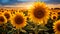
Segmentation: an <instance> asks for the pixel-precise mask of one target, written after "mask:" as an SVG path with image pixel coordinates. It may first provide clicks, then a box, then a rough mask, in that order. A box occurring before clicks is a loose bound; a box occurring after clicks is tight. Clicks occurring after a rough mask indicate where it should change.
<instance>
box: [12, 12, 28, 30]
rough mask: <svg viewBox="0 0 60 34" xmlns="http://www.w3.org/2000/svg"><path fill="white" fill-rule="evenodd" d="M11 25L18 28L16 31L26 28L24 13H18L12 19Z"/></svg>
mask: <svg viewBox="0 0 60 34" xmlns="http://www.w3.org/2000/svg"><path fill="white" fill-rule="evenodd" d="M11 24H12V25H13V26H15V27H16V29H19V28H23V27H24V26H26V24H27V23H26V17H25V16H24V15H23V13H22V12H20V13H19V12H16V13H15V14H14V15H13V17H12V18H11Z"/></svg>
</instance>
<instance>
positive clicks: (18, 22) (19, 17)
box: [15, 15, 24, 24]
mask: <svg viewBox="0 0 60 34" xmlns="http://www.w3.org/2000/svg"><path fill="white" fill-rule="evenodd" d="M23 21H24V19H23V17H22V16H20V15H17V16H16V17H15V23H16V24H21V23H23Z"/></svg>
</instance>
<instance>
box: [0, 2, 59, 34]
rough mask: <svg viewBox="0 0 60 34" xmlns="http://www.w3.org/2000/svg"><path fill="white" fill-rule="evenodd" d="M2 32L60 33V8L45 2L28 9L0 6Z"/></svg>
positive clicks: (35, 3)
mask: <svg viewBox="0 0 60 34" xmlns="http://www.w3.org/2000/svg"><path fill="white" fill-rule="evenodd" d="M0 34H60V8H48V6H47V5H46V4H45V3H44V2H34V3H33V4H32V5H31V6H29V7H28V9H26V8H25V9H23V8H21V9H19V8H18V9H14V8H0Z"/></svg>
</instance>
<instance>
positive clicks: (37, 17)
mask: <svg viewBox="0 0 60 34" xmlns="http://www.w3.org/2000/svg"><path fill="white" fill-rule="evenodd" d="M49 14H50V11H49V10H48V7H47V6H46V5H45V3H43V2H35V3H33V5H32V6H31V7H30V8H29V9H28V16H29V18H30V19H31V21H33V22H34V23H36V24H47V20H48V19H49Z"/></svg>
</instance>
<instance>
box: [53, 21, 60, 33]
mask: <svg viewBox="0 0 60 34" xmlns="http://www.w3.org/2000/svg"><path fill="white" fill-rule="evenodd" d="M53 25H54V26H53V29H54V31H55V33H59V32H60V20H58V21H56V22H55V23H53Z"/></svg>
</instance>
